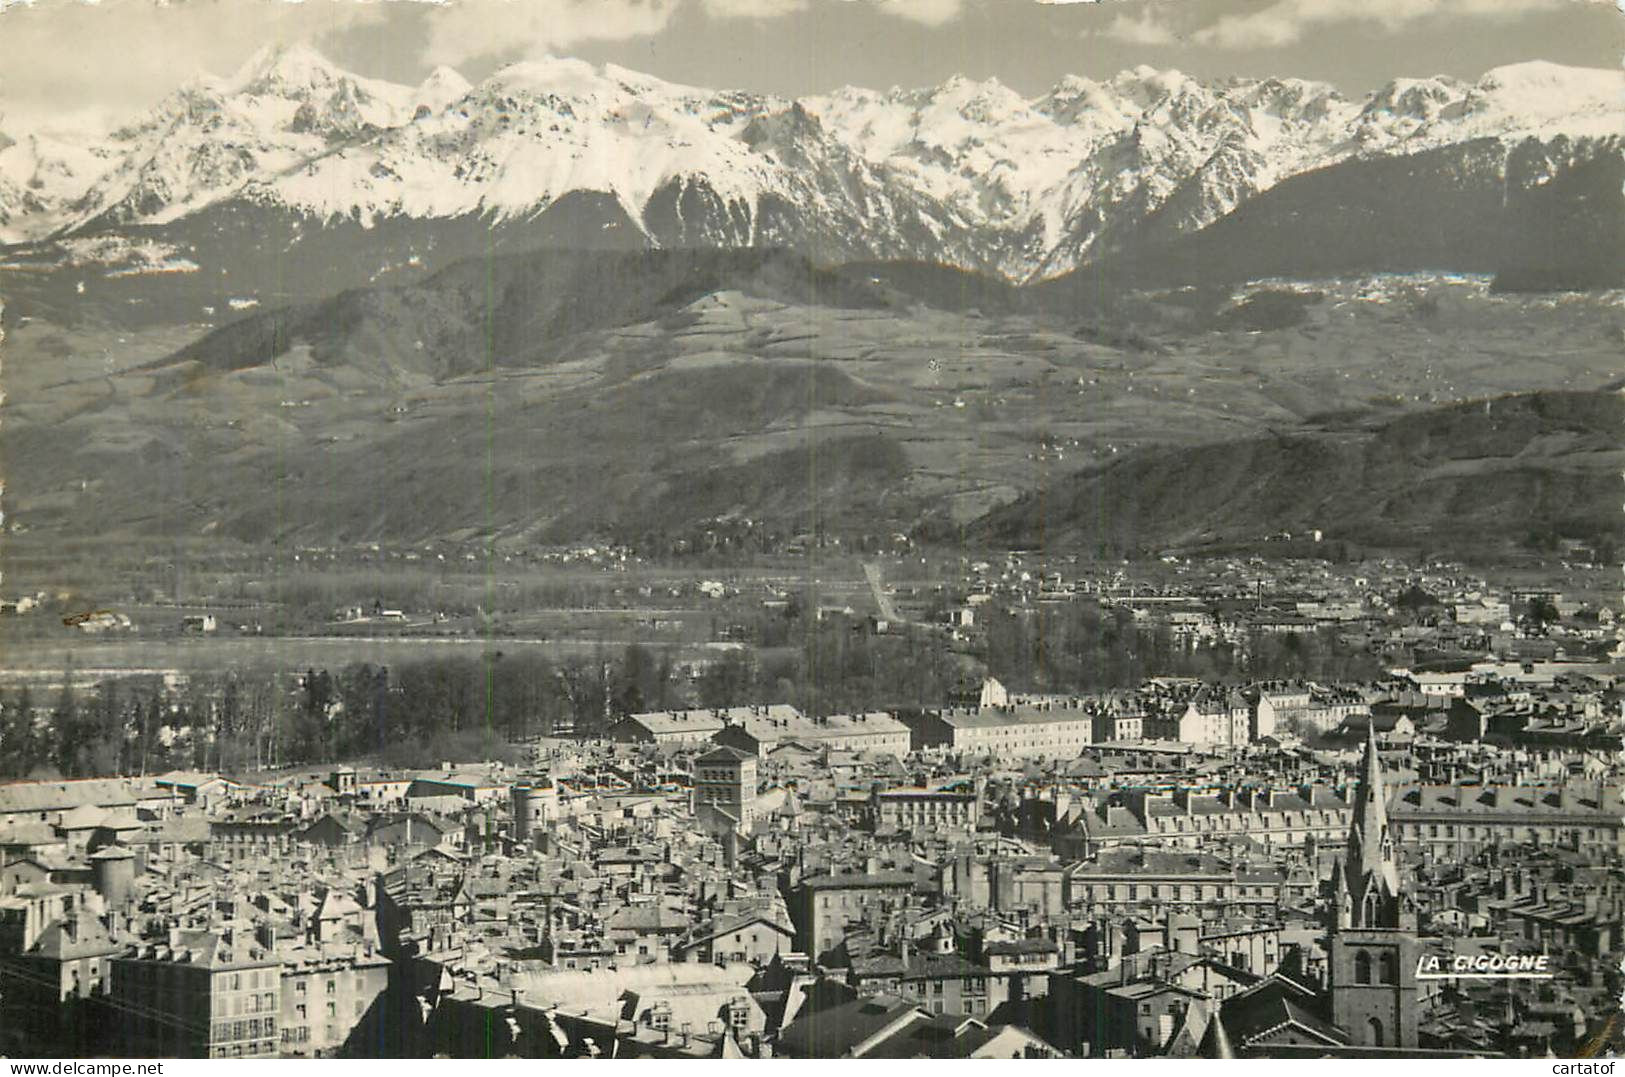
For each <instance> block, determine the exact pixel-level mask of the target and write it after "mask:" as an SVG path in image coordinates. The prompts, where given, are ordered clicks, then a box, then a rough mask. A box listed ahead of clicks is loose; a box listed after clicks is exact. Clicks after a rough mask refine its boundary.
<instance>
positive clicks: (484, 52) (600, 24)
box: [424, 0, 681, 67]
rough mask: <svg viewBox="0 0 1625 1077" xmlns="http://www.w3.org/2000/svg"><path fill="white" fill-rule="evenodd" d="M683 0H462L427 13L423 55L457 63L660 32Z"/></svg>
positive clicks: (433, 61) (431, 59) (431, 60)
mask: <svg viewBox="0 0 1625 1077" xmlns="http://www.w3.org/2000/svg"><path fill="white" fill-rule="evenodd" d="M680 3H681V0H458V2H456V3H443V4H441V5H439V6H438V7H437V9H436V10H435V11H434V12H433V13H432V14H431V15H430V16H429V41H428V44H427V45H426V46H425V48H424V59H425V60H427V61H428V62H429V63H431V64H449V65H451V66H453V67H455V66H457V65H458V64H461V63H466V62H468V61H470V60H476V59H480V58H482V57H491V56H505V55H510V54H513V53H516V52H517V53H522V54H525V55H530V56H539V55H542V54H544V53H549V52H556V51H558V50H560V49H567V48H569V47H570V46H572V45H575V44H577V43H579V42H582V41H623V40H625V39H627V38H630V37H643V36H647V35H650V34H657V33H659V32H660V31H661V30H663V29H665V27H666V24H667V23H668V22H670V21H671V17H672V14H673V13H674V12H675V11H676V10H677V8H678V6H679V4H680Z"/></svg>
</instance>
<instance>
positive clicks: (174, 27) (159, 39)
mask: <svg viewBox="0 0 1625 1077" xmlns="http://www.w3.org/2000/svg"><path fill="white" fill-rule="evenodd" d="M0 2H4V0H0ZM392 6H393V5H392V4H385V3H381V2H374V3H358V2H355V0H303V2H302V3H289V2H286V0H229V3H222V2H215V0H162V2H160V0H100V2H98V3H85V2H81V0H38V2H32V3H20V2H12V3H9V4H6V6H4V7H3V8H0V42H3V43H4V44H3V46H0V48H3V49H4V55H5V60H4V62H3V64H0V95H3V97H0V99H3V101H4V103H5V108H6V109H7V111H8V112H9V113H10V114H11V115H12V116H13V117H14V118H22V117H31V118H33V119H34V120H35V122H38V123H46V122H52V123H60V122H64V121H67V120H69V119H73V118H74V117H87V116H91V115H93V114H95V113H97V112H98V111H100V112H108V111H111V112H114V113H117V114H118V115H120V116H125V115H127V114H128V112H129V111H130V110H131V109H132V108H133V107H134V108H139V107H144V106H146V105H148V104H150V103H152V102H154V101H156V100H158V99H159V98H160V97H162V96H163V95H164V94H166V93H168V92H169V91H171V90H173V89H174V88H175V87H176V86H178V85H180V84H181V83H182V82H184V81H186V80H187V79H190V78H193V77H195V76H198V75H202V74H214V75H222V76H224V75H229V74H231V73H232V72H233V71H235V70H236V69H237V67H238V65H240V64H241V63H242V61H243V60H244V59H246V58H247V57H248V56H249V55H250V54H251V53H253V52H254V50H255V49H257V48H259V47H260V46H261V45H264V44H267V43H279V42H280V43H293V42H299V41H306V42H313V43H320V42H321V41H323V40H324V39H327V38H330V37H332V36H334V35H338V34H344V33H347V32H350V31H352V30H357V29H360V28H363V27H367V26H371V25H374V24H376V23H378V22H380V21H381V20H382V19H383V18H384V15H385V9H386V8H389V7H392ZM228 8H229V10H227V9H228ZM76 122H77V121H76Z"/></svg>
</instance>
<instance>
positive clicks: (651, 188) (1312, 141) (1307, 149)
mask: <svg viewBox="0 0 1625 1077" xmlns="http://www.w3.org/2000/svg"><path fill="white" fill-rule="evenodd" d="M1622 118H1625V74H1621V73H1619V72H1612V71H1589V70H1585V69H1576V68H1565V67H1561V66H1559V65H1555V64H1541V63H1535V64H1516V65H1512V66H1509V67H1504V68H1498V69H1496V70H1494V71H1491V72H1489V73H1488V74H1486V75H1485V76H1484V77H1483V78H1482V79H1480V80H1478V81H1477V82H1476V83H1469V82H1464V81H1458V80H1455V79H1449V78H1428V79H1400V80H1395V81H1393V82H1391V83H1389V84H1388V85H1386V86H1384V87H1382V88H1381V89H1379V90H1377V91H1376V92H1374V93H1372V94H1371V95H1369V96H1368V97H1366V98H1364V99H1362V100H1356V101H1351V100H1348V99H1346V98H1344V97H1343V96H1342V95H1340V94H1339V93H1338V92H1337V91H1336V90H1335V89H1334V88H1333V87H1331V86H1329V85H1326V84H1322V83H1316V82H1309V81H1304V80H1299V79H1293V78H1267V79H1242V78H1232V79H1222V80H1211V81H1203V80H1199V79H1196V78H1194V77H1192V76H1189V75H1187V74H1184V73H1182V72H1179V71H1173V70H1159V69H1156V68H1153V67H1149V66H1143V65H1142V66H1140V67H1137V68H1134V69H1132V70H1128V71H1123V72H1120V73H1118V74H1116V75H1114V76H1112V77H1110V78H1108V79H1103V80H1096V79H1090V78H1084V77H1080V76H1068V77H1066V78H1063V79H1061V80H1060V81H1059V82H1057V83H1056V84H1055V86H1054V87H1053V88H1052V89H1051V90H1049V91H1048V92H1047V93H1045V94H1042V95H1040V96H1038V97H1036V98H1031V99H1028V98H1026V97H1024V96H1023V95H1021V94H1019V93H1017V92H1016V91H1014V90H1012V89H1011V88H1010V87H1008V86H1006V85H1005V84H1003V83H1001V82H1000V81H999V80H997V79H993V78H989V79H983V80H978V79H973V78H967V77H955V78H952V79H949V80H947V81H945V82H943V83H942V84H940V85H938V86H934V87H928V88H923V89H912V90H905V89H895V88H894V89H892V90H890V91H886V92H876V91H872V90H865V89H858V88H852V87H848V88H844V89H841V90H837V91H835V92H833V93H831V94H828V95H825V96H821V97H808V98H804V99H801V100H799V101H787V100H781V99H778V98H775V97H772V96H769V95H764V94H752V93H746V92H722V91H713V90H707V89H701V88H694V87H688V86H682V85H678V84H675V83H670V82H666V81H664V80H662V79H660V78H657V77H654V76H651V75H647V74H642V73H640V72H636V71H630V70H627V69H625V68H621V67H617V66H615V65H613V64H609V65H604V66H602V67H598V66H594V65H593V64H590V63H587V62H584V61H582V60H578V59H571V58H568V57H557V56H545V57H541V58H539V59H533V60H526V61H523V62H520V63H515V64H511V65H509V66H507V67H504V68H502V69H500V70H499V71H497V72H496V73H494V74H493V75H491V76H490V77H488V78H487V79H485V80H484V81H483V82H481V83H480V84H479V85H477V86H471V85H470V84H469V82H468V80H466V79H465V78H463V76H462V75H460V74H459V73H458V72H456V71H455V70H453V69H451V68H448V67H442V68H437V69H435V70H434V71H432V72H431V73H430V74H429V75H428V77H427V78H425V79H424V80H423V81H422V82H421V83H419V84H418V85H417V86H415V87H405V86H397V85H395V84H393V83H389V82H384V81H381V80H375V79H368V78H364V77H361V76H358V75H354V74H352V73H349V72H346V71H344V70H343V69H341V68H339V67H337V66H336V65H334V64H333V63H332V62H331V61H329V60H328V59H327V58H326V57H324V56H322V55H321V54H320V53H319V52H317V51H316V50H314V49H311V48H309V47H306V46H270V47H267V48H264V49H261V50H260V51H259V52H258V53H256V54H255V55H254V56H253V57H252V58H251V59H250V60H249V61H248V62H247V63H245V64H244V65H243V66H242V67H241V68H240V69H239V70H238V71H237V72H236V73H235V75H233V76H232V77H231V78H229V79H206V80H202V81H198V82H195V83H193V84H190V85H189V86H188V87H186V88H183V89H181V90H178V91H176V92H175V93H174V94H172V95H171V96H170V97H169V98H167V99H166V100H165V101H164V102H162V103H160V105H158V106H157V107H156V108H154V109H152V110H151V111H150V112H148V113H147V114H146V116H145V117H143V118H142V119H140V120H138V121H136V122H134V123H131V124H128V125H126V126H125V127H122V128H120V129H119V130H118V131H116V132H115V133H114V134H112V135H111V136H108V137H106V138H105V139H103V140H101V141H100V142H99V143H98V145H99V147H100V148H99V149H98V150H97V151H96V152H95V153H87V154H80V155H74V154H66V153H65V154H55V153H47V154H44V155H41V154H38V153H35V152H33V151H31V150H29V151H27V152H25V150H26V149H27V148H26V147H24V146H22V145H20V143H21V142H22V139H20V138H19V139H18V142H19V145H14V146H11V147H7V148H0V166H4V167H0V225H7V226H8V227H9V228H10V230H11V231H10V233H9V234H18V235H21V234H43V233H44V225H45V224H46V223H47V222H49V223H51V224H52V225H53V226H54V225H57V224H59V223H62V222H64V221H65V222H66V225H67V227H69V228H72V227H75V226H77V225H78V224H83V223H84V222H87V221H91V220H96V221H99V222H101V223H103V224H105V223H106V222H109V221H112V222H122V221H132V222H133V221H140V222H143V223H162V222H165V221H173V220H176V219H178V218H181V217H184V216H186V215H187V214H189V213H191V212H193V211H195V210H197V209H200V208H201V207H203V206H206V205H209V204H210V203H212V202H217V201H221V200H226V199H232V198H239V197H243V198H252V199H254V200H256V201H260V202H263V203H267V204H273V205H280V206H284V207H287V208H289V209H291V210H293V211H295V212H297V213H301V214H307V215H311V216H314V217H318V218H329V217H345V218H349V219H361V220H374V219H379V218H383V217H387V216H392V215H394V216H404V217H412V218H437V217H454V216H461V215H467V214H472V213H488V214H494V215H498V216H520V217H522V216H526V215H530V214H534V213H537V212H539V211H541V210H543V209H544V208H545V207H548V206H549V205H551V204H552V203H554V202H556V201H557V200H559V199H561V198H563V197H564V196H566V195H568V194H569V193H571V192H573V191H592V192H601V193H607V194H610V195H612V196H613V197H615V198H616V199H617V200H618V201H619V203H620V205H621V207H622V208H623V209H624V211H625V214H626V217H627V218H629V219H630V220H631V221H632V222H634V224H636V225H637V226H639V227H641V228H643V229H645V230H646V232H647V234H648V235H649V237H650V238H651V239H655V240H656V241H660V242H665V241H670V242H696V241H698V242H764V241H767V240H764V239H763V238H762V237H763V236H764V235H766V236H768V237H770V238H771V239H772V241H786V239H787V237H791V236H793V235H794V234H795V230H796V229H803V228H805V229H809V230H814V231H817V232H818V233H819V234H822V235H830V236H834V235H839V236H842V237H846V238H844V239H843V240H842V242H844V243H846V244H847V249H850V250H854V251H864V252H872V253H874V254H875V255H876V256H882V257H885V256H907V257H921V256H924V257H937V258H941V259H943V260H958V261H959V262H960V263H961V264H967V265H977V266H990V265H991V266H996V267H997V268H999V269H1002V270H1004V271H1005V272H1007V273H1009V274H1010V275H1012V276H1017V277H1022V276H1027V275H1031V274H1035V273H1050V272H1060V271H1064V270H1065V269H1068V268H1070V267H1071V266H1073V265H1076V264H1078V263H1079V261H1081V260H1083V259H1085V258H1087V257H1089V256H1090V252H1091V250H1094V249H1097V248H1096V246H1095V245H1096V244H1099V243H1115V242H1120V241H1121V240H1122V237H1124V236H1125V235H1128V234H1131V233H1133V232H1134V230H1135V229H1137V228H1140V227H1142V226H1147V222H1148V221H1152V219H1153V218H1155V221H1152V224H1153V225H1154V227H1157V228H1161V229H1163V230H1164V231H1167V230H1169V229H1173V230H1175V231H1185V230H1190V229H1195V228H1201V227H1204V226H1205V225H1206V224H1208V223H1210V222H1212V221H1213V220H1215V219H1217V218H1218V217H1220V216H1222V215H1224V214H1225V213H1228V212H1229V211H1230V210H1231V209H1233V208H1235V207H1236V206H1237V205H1240V204H1241V203H1242V202H1244V201H1246V200H1247V199H1249V198H1251V197H1253V196H1254V195H1256V194H1258V193H1259V192H1261V191H1263V190H1266V189H1268V188H1269V187H1271V186H1273V185H1274V184H1275V183H1277V182H1279V181H1280V180H1282V179H1284V178H1286V177H1288V176H1291V175H1294V174H1296V173H1299V172H1302V171H1305V170H1308V169H1313V168H1321V167H1325V166H1327V165H1331V164H1335V163H1337V162H1338V161H1340V160H1342V159H1344V158H1346V157H1348V156H1350V155H1352V154H1379V153H1408V152H1413V151H1416V150H1421V149H1427V148H1432V147H1435V146H1440V145H1446V144H1450V143H1454V142H1462V141H1467V140H1469V139H1478V138H1484V137H1492V138H1503V139H1511V138H1515V137H1516V138H1521V137H1526V136H1528V135H1536V136H1540V137H1545V136H1549V135H1553V134H1567V135H1571V136H1575V137H1580V136H1588V135H1618V133H1619V132H1620V131H1621V130H1622V129H1625V124H1622V123H1621V120H1622ZM12 134H13V136H14V137H15V136H16V135H17V133H16V132H12ZM59 160H60V161H62V162H65V163H62V164H59V163H58V162H59ZM59 176H60V177H66V178H63V179H61V180H60V182H59V180H58V179H57V177H59ZM42 185H43V186H42ZM36 192H43V193H36ZM8 213H9V215H10V216H9V225H8V216H7V215H8ZM30 221H38V222H40V225H41V228H40V231H39V232H38V233H31V232H30V231H29V230H30V229H32V228H33V227H34V225H33V224H31V223H29V222H30ZM785 222H793V223H785ZM764 230H765V231H764ZM660 237H665V238H660Z"/></svg>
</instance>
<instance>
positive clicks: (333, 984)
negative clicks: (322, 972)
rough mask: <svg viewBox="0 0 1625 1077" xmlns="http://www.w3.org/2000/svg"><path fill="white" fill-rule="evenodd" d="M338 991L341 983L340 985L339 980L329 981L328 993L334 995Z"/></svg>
mask: <svg viewBox="0 0 1625 1077" xmlns="http://www.w3.org/2000/svg"><path fill="white" fill-rule="evenodd" d="M338 989H339V983H338V981H337V980H332V979H330V980H328V981H327V993H328V994H329V995H331V994H333V993H334V992H335V991H337V990H338Z"/></svg>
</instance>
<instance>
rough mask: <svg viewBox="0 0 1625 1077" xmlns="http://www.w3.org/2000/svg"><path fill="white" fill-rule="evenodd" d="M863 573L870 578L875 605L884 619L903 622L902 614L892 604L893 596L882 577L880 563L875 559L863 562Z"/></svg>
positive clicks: (870, 588)
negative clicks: (887, 591)
mask: <svg viewBox="0 0 1625 1077" xmlns="http://www.w3.org/2000/svg"><path fill="white" fill-rule="evenodd" d="M863 574H864V576H866V577H867V578H868V580H869V590H870V591H871V592H873V593H874V596H875V605H876V606H878V607H879V608H880V617H881V619H882V620H886V621H890V622H891V623H892V624H894V625H900V624H903V623H904V622H903V617H902V614H900V613H898V612H897V607H896V606H895V605H893V604H892V600H891V596H890V595H888V594H887V593H886V585H885V584H884V583H883V582H882V581H881V579H880V565H879V564H878V563H876V562H874V561H865V562H864V563H863Z"/></svg>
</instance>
